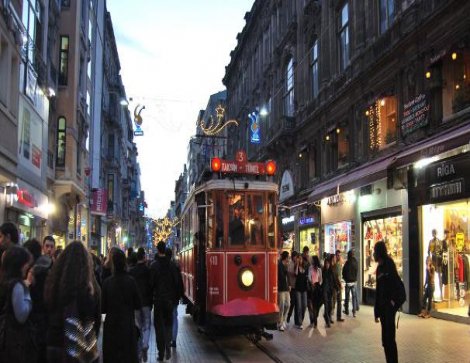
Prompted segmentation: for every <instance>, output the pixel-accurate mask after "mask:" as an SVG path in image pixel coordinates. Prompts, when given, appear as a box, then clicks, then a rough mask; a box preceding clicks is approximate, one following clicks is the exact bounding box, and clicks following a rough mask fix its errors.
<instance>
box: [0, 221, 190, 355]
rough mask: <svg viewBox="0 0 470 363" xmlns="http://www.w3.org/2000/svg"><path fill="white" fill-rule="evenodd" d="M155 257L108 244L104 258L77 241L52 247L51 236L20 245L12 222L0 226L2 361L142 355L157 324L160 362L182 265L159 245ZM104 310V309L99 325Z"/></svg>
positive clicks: (172, 329)
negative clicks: (100, 347) (59, 246)
mask: <svg viewBox="0 0 470 363" xmlns="http://www.w3.org/2000/svg"><path fill="white" fill-rule="evenodd" d="M157 250H158V253H157V255H156V256H155V259H154V260H152V261H151V260H150V259H149V260H148V259H147V257H146V253H145V251H144V249H142V248H140V249H139V250H138V251H137V252H134V251H133V250H129V251H127V256H126V255H125V253H124V252H123V251H122V250H120V249H118V248H111V249H110V250H109V252H108V254H107V256H106V258H104V257H103V256H100V257H98V256H96V255H94V254H93V253H91V252H90V251H88V250H87V249H86V247H85V246H84V244H83V243H81V242H80V241H74V242H71V243H69V244H68V245H67V246H66V247H65V249H63V250H61V249H59V248H56V245H55V240H54V238H53V237H52V236H46V237H45V238H44V239H43V241H42V242H39V241H38V240H36V239H30V240H28V241H26V242H25V243H24V244H23V245H22V246H21V245H20V244H19V233H18V230H17V228H16V226H15V225H14V224H12V223H4V224H2V225H1V226H0V362H15V363H78V362H80V363H97V362H99V361H100V349H99V347H98V340H99V337H100V333H101V334H102V361H103V363H111V362H112V363H140V362H147V361H148V350H149V340H150V329H151V321H152V313H151V312H152V309H153V311H154V314H153V317H154V319H153V321H154V326H155V333H156V340H157V348H158V357H157V359H158V361H163V360H164V359H170V358H171V349H172V348H173V349H174V348H176V338H177V330H178V322H177V315H176V313H175V311H176V310H177V305H178V303H179V300H180V299H181V297H182V295H183V292H184V287H183V280H182V277H181V271H180V269H179V266H178V265H177V263H176V262H175V261H174V260H173V259H172V256H171V253H169V251H168V249H167V248H166V245H165V243H163V242H159V244H158V246H157ZM102 314H105V316H106V317H105V320H104V324H102Z"/></svg>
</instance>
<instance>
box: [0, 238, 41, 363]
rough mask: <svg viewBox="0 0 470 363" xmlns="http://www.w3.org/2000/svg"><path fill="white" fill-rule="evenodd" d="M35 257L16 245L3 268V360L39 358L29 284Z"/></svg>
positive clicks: (0, 342) (28, 361)
mask: <svg viewBox="0 0 470 363" xmlns="http://www.w3.org/2000/svg"><path fill="white" fill-rule="evenodd" d="M32 262H33V258H32V256H31V254H30V253H29V252H28V251H27V250H26V249H24V248H22V247H17V246H12V247H10V248H9V249H7V250H6V251H5V253H4V255H3V258H2V266H1V269H0V309H1V310H0V362H15V363H33V362H36V360H37V347H36V346H35V341H34V338H35V330H34V327H33V325H32V323H31V321H30V313H31V310H32V308H33V306H32V302H31V296H30V293H29V286H31V284H32V282H33V275H32V273H31V271H30V267H31V264H32Z"/></svg>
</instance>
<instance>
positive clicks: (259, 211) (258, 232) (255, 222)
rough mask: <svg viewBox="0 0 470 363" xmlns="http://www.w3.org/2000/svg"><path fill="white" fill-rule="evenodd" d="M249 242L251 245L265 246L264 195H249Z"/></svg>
mask: <svg viewBox="0 0 470 363" xmlns="http://www.w3.org/2000/svg"><path fill="white" fill-rule="evenodd" d="M247 203H248V220H247V229H248V236H247V238H248V241H249V244H251V245H258V246H262V245H263V244H264V218H265V217H264V205H263V196H262V195H248V198H247Z"/></svg>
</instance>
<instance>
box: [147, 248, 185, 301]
mask: <svg viewBox="0 0 470 363" xmlns="http://www.w3.org/2000/svg"><path fill="white" fill-rule="evenodd" d="M150 286H151V289H152V294H153V302H154V303H155V305H158V304H160V303H168V302H171V303H172V304H174V305H177V304H178V301H179V299H180V298H181V297H182V296H183V294H184V286H183V279H182V278H181V272H180V271H179V270H178V267H177V266H176V264H175V263H174V262H172V261H171V260H169V259H168V258H167V257H166V256H157V258H156V260H155V261H154V262H153V263H152V265H151V266H150Z"/></svg>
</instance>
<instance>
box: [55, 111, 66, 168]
mask: <svg viewBox="0 0 470 363" xmlns="http://www.w3.org/2000/svg"><path fill="white" fill-rule="evenodd" d="M66 128H67V122H66V120H65V117H63V116H61V117H59V119H58V120H57V140H56V141H57V143H56V145H57V152H56V166H65V149H66V133H65V132H66Z"/></svg>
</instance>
